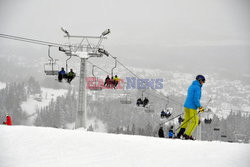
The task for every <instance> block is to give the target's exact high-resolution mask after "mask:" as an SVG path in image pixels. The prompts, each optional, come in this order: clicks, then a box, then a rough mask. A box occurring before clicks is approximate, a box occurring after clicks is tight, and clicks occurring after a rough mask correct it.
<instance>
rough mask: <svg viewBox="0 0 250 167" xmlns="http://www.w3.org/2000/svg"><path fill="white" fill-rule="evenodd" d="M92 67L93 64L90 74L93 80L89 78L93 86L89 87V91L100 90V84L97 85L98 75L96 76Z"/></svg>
mask: <svg viewBox="0 0 250 167" xmlns="http://www.w3.org/2000/svg"><path fill="white" fill-rule="evenodd" d="M94 67H95V65H93V66H92V75H93V77H92V78H93V80H90V82H92V83H93V82H94V86H93V87H90V88H89V89H90V90H91V91H101V90H102V88H101V86H98V77H96V76H95V74H94Z"/></svg>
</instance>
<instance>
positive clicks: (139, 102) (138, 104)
mask: <svg viewBox="0 0 250 167" xmlns="http://www.w3.org/2000/svg"><path fill="white" fill-rule="evenodd" d="M141 104H143V101H142V100H141V98H139V99H137V102H136V105H137V106H138V107H139V106H140V105H141Z"/></svg>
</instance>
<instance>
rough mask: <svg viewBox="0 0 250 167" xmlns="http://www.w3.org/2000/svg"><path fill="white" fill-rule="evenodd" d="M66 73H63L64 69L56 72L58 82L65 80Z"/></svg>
mask: <svg viewBox="0 0 250 167" xmlns="http://www.w3.org/2000/svg"><path fill="white" fill-rule="evenodd" d="M65 76H67V75H66V72H65V71H64V68H63V67H62V69H61V71H59V72H58V81H59V82H62V79H63V78H65Z"/></svg>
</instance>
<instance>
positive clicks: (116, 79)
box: [114, 75, 120, 88]
mask: <svg viewBox="0 0 250 167" xmlns="http://www.w3.org/2000/svg"><path fill="white" fill-rule="evenodd" d="M119 80H120V78H118V76H117V75H115V78H114V88H115V87H116V86H117V85H118V82H119Z"/></svg>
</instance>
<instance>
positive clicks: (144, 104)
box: [143, 97, 149, 107]
mask: <svg viewBox="0 0 250 167" xmlns="http://www.w3.org/2000/svg"><path fill="white" fill-rule="evenodd" d="M148 102H149V100H148V98H146V97H145V99H144V101H143V107H145V106H146V105H147V104H148Z"/></svg>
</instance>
